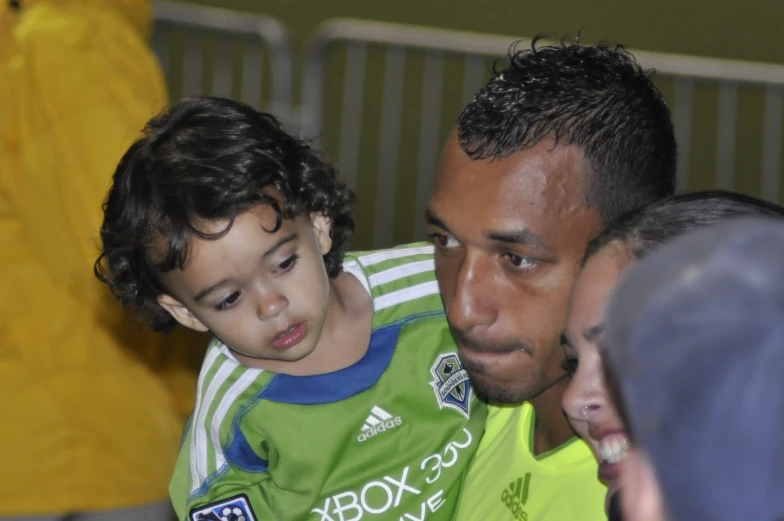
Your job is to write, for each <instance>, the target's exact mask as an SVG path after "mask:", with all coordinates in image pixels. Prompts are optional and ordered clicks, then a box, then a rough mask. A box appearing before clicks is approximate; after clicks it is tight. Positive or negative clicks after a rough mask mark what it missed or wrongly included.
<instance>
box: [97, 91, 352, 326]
mask: <svg viewBox="0 0 784 521" xmlns="http://www.w3.org/2000/svg"><path fill="white" fill-rule="evenodd" d="M270 189H274V190H276V191H277V192H278V193H279V194H280V195H281V196H282V202H279V201H278V200H277V199H275V198H273V196H272V195H271V193H270ZM353 202H354V196H353V194H352V192H351V191H350V190H349V189H348V188H347V187H346V185H345V183H343V182H342V181H340V180H339V179H338V178H337V173H336V171H335V169H334V168H333V167H332V166H331V165H330V164H328V163H326V162H325V161H323V160H322V159H321V157H320V156H319V155H318V154H317V153H316V151H315V150H313V149H312V148H311V147H310V146H309V145H308V144H307V143H305V142H304V141H302V140H299V139H296V138H294V137H292V136H290V135H289V134H287V133H286V132H285V131H284V130H283V128H282V127H281V125H280V123H279V122H278V121H277V120H276V119H275V118H274V117H273V116H272V115H270V114H266V113H262V112H258V111H256V110H254V109H253V108H251V107H249V106H247V105H244V104H242V103H238V102H235V101H231V100H228V99H223V98H216V97H209V96H199V97H193V98H188V99H185V100H183V101H181V102H179V103H177V104H176V105H174V106H173V107H172V108H171V110H169V111H167V112H163V113H161V114H160V115H158V116H156V117H155V118H153V119H152V120H151V121H150V122H149V123H148V124H147V126H146V127H145V129H144V131H143V136H142V137H141V138H140V139H139V140H138V141H136V142H135V143H134V144H133V145H132V146H131V147H130V149H129V150H128V151H127V152H126V153H125V155H124V156H123V158H122V159H121V160H120V163H119V165H118V167H117V170H116V171H115V173H114V179H113V184H112V187H111V188H110V190H109V194H108V196H107V198H106V201H105V202H104V205H103V210H104V220H103V225H102V227H101V241H102V251H101V254H100V256H99V257H98V260H97V261H96V263H95V274H96V276H97V277H98V279H100V280H101V281H103V282H105V283H106V284H108V285H109V287H110V288H111V291H112V294H113V295H114V296H115V298H117V299H118V300H119V301H120V302H121V303H122V304H123V306H125V307H126V308H129V309H130V310H132V311H134V312H136V313H137V314H139V315H140V316H141V317H142V319H144V320H145V322H147V324H148V325H149V326H150V327H151V328H152V329H154V330H156V331H169V330H171V329H172V328H173V327H174V326H175V324H176V322H175V320H174V319H173V318H172V317H171V316H170V315H169V313H167V312H166V311H165V310H164V309H163V308H161V307H160V306H159V305H158V300H157V298H158V296H159V295H161V294H164V293H166V289H165V288H164V286H163V284H161V282H160V277H159V276H158V275H159V274H160V273H162V272H167V271H170V270H173V269H175V268H178V269H183V268H184V267H185V266H186V264H187V261H188V251H189V242H190V240H191V239H192V238H193V237H194V236H195V237H199V238H201V239H205V240H216V239H219V238H221V237H223V236H224V235H225V234H226V233H228V231H229V229H230V228H231V226H232V224H233V222H234V219H236V218H237V217H238V216H239V215H241V214H243V213H244V212H246V211H248V210H250V209H251V208H252V207H254V206H256V205H259V204H268V205H270V206H271V207H272V208H273V209H274V210H275V212H276V213H277V216H278V221H277V224H276V226H275V228H274V229H273V230H268V231H270V232H271V233H272V232H275V231H277V230H278V229H279V228H280V226H281V224H282V221H283V219H291V218H294V217H296V216H298V215H310V214H313V213H319V214H323V215H325V216H326V217H327V218H329V219H330V222H331V230H330V236H331V238H332V248H331V249H330V251H329V252H328V253H327V254H326V255H324V264H325V266H326V271H327V274H328V275H329V276H330V277H333V278H334V277H336V276H337V275H338V274H339V273H340V271H341V266H342V262H343V248H344V247H345V245H346V243H347V242H348V240H349V238H350V237H351V234H352V232H353V229H354V221H353V218H352V215H351V214H352V207H353ZM218 220H227V221H228V225H227V226H226V227H225V228H224V229H223V230H221V231H220V232H218V233H207V232H205V231H203V230H202V229H200V227H199V223H203V222H205V221H218ZM161 246H164V247H163V248H162V247H161ZM161 250H163V252H162V253H161Z"/></svg>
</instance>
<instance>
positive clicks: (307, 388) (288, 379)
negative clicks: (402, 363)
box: [260, 324, 402, 405]
mask: <svg viewBox="0 0 784 521" xmlns="http://www.w3.org/2000/svg"><path fill="white" fill-rule="evenodd" d="M401 327H402V324H392V325H391V326H385V327H382V328H379V329H377V330H375V331H373V333H372V334H371V336H370V345H369V346H368V349H367V352H365V355H364V356H363V357H362V358H361V359H360V360H359V361H358V362H356V363H355V364H352V365H350V366H349V367H346V368H343V369H340V370H338V371H335V372H332V373H327V374H317V375H311V376H291V375H287V374H277V375H275V376H274V377H272V379H270V381H269V383H268V384H267V388H266V389H264V391H263V392H262V393H261V396H260V398H261V399H262V400H269V401H271V402H278V403H289V404H292V405H321V404H325V403H332V402H339V401H341V400H345V399H347V398H351V397H352V396H354V395H357V394H359V393H361V392H363V391H366V390H368V389H370V388H371V387H373V386H374V385H376V382H378V380H379V378H381V376H382V375H383V374H384V372H385V371H386V370H387V367H389V364H390V362H392V355H394V354H395V346H397V338H398V336H399V335H400V329H401Z"/></svg>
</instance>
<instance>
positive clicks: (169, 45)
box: [153, 1, 293, 120]
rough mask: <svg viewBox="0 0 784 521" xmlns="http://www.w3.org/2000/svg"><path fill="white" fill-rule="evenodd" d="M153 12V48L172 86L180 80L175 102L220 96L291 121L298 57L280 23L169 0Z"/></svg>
mask: <svg viewBox="0 0 784 521" xmlns="http://www.w3.org/2000/svg"><path fill="white" fill-rule="evenodd" d="M153 9H154V11H153V13H154V14H153V16H154V21H155V29H154V32H153V48H154V50H155V52H156V54H157V55H158V59H159V61H160V64H161V68H162V69H163V71H164V74H165V75H166V77H167V79H168V80H169V82H170V84H171V83H173V81H172V80H174V79H179V80H180V81H179V83H180V85H181V88H180V89H178V92H173V93H172V94H173V96H172V97H173V98H174V99H177V98H179V97H182V96H190V95H198V94H215V95H217V96H224V97H230V98H234V99H238V100H240V101H243V102H245V103H248V104H249V105H251V106H253V107H256V108H264V109H265V110H269V111H271V112H273V113H275V114H276V115H278V116H280V117H281V118H282V119H284V120H290V119H292V107H291V95H292V70H293V59H292V55H291V45H290V38H289V36H288V31H287V30H286V28H285V26H283V25H282V24H281V23H280V22H278V21H277V20H275V19H273V18H270V17H268V16H263V15H256V14H247V13H240V12H236V11H229V10H226V9H218V8H211V7H199V6H193V5H186V4H181V3H177V2H168V1H155V2H154V3H153ZM178 38H181V39H182V40H178ZM178 42H181V45H180V46H179V47H177V46H176V44H177V43H178ZM178 51H179V52H178ZM265 56H266V57H268V59H269V61H270V63H269V65H268V66H267V70H268V71H269V75H268V78H267V80H268V81H267V82H266V83H268V84H269V85H270V91H271V92H270V93H269V94H266V93H265V92H263V86H264V85H265V81H264V79H265V78H264V76H265V74H264V72H265V63H264V58H265ZM175 77H176V78H175Z"/></svg>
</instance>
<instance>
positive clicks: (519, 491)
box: [501, 472, 531, 521]
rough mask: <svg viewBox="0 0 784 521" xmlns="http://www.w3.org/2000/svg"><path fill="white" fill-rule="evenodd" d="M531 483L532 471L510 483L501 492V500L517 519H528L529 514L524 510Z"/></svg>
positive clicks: (518, 520)
mask: <svg viewBox="0 0 784 521" xmlns="http://www.w3.org/2000/svg"><path fill="white" fill-rule="evenodd" d="M530 484H531V473H530V472H527V473H526V474H525V476H523V477H522V478H517V480H516V481H512V482H511V483H509V486H508V487H507V488H505V489H504V490H503V492H501V501H503V502H504V505H506V508H508V509H509V511H510V512H511V513H512V515H513V516H514V519H515V520H516V521H528V514H527V513H526V512H525V510H523V506H525V502H526V501H527V500H528V486H529V485H530Z"/></svg>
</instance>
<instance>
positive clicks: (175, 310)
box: [158, 294, 208, 333]
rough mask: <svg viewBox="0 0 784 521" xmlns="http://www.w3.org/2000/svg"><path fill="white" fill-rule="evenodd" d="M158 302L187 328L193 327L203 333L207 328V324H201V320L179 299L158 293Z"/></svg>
mask: <svg viewBox="0 0 784 521" xmlns="http://www.w3.org/2000/svg"><path fill="white" fill-rule="evenodd" d="M158 304H159V305H160V306H161V307H162V308H163V309H165V310H166V311H167V312H168V313H169V314H170V315H171V316H173V317H174V320H176V321H177V322H179V323H180V324H182V325H183V326H185V327H187V328H188V329H193V330H194V331H199V332H200V333H204V332H205V331H207V330H208V328H207V326H205V325H204V324H202V322H201V320H199V319H198V318H196V317H195V316H194V315H193V313H191V312H190V311H189V310H188V308H186V307H185V306H183V305H182V304H181V303H180V301H178V300H177V299H175V298H174V297H172V296H171V295H165V294H164V295H159V296H158Z"/></svg>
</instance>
